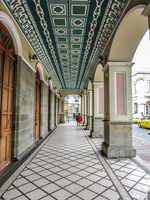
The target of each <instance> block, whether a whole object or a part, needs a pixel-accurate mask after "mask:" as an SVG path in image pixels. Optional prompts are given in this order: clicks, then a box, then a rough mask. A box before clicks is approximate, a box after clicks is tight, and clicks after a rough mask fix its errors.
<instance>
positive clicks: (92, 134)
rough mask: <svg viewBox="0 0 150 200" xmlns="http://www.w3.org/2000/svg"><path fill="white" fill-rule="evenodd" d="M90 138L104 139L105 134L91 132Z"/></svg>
mask: <svg viewBox="0 0 150 200" xmlns="http://www.w3.org/2000/svg"><path fill="white" fill-rule="evenodd" d="M90 137H92V138H104V132H102V133H101V132H99V131H97V132H96V131H95V132H93V130H91V132H90Z"/></svg>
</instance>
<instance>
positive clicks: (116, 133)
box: [102, 62, 136, 158]
mask: <svg viewBox="0 0 150 200" xmlns="http://www.w3.org/2000/svg"><path fill="white" fill-rule="evenodd" d="M131 67H132V63H130V62H109V63H107V65H106V66H105V67H104V69H103V72H104V142H103V143H102V151H103V153H104V154H105V155H106V156H108V157H114V158H118V157H133V156H136V150H135V149H134V148H133V146H132V121H131V120H132V82H131Z"/></svg>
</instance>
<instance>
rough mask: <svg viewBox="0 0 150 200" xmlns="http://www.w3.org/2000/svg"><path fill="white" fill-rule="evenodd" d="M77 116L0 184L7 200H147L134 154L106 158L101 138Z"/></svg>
mask: <svg viewBox="0 0 150 200" xmlns="http://www.w3.org/2000/svg"><path fill="white" fill-rule="evenodd" d="M88 134H89V132H88V131H85V130H83V129H80V128H79V127H77V126H76V122H75V121H71V122H69V123H66V124H63V125H59V127H58V128H57V129H56V130H55V131H54V132H53V133H52V134H51V135H50V136H49V137H48V138H47V139H46V140H45V141H44V142H43V143H42V144H41V145H40V146H39V147H38V148H37V149H36V150H35V151H34V153H33V154H32V155H31V156H30V157H29V158H28V159H27V160H26V161H25V162H24V163H23V164H22V165H21V166H20V167H19V168H18V169H17V171H16V172H15V173H14V174H13V175H12V176H11V177H10V178H9V180H8V181H7V182H6V183H5V184H4V185H3V186H2V187H1V189H0V199H6V200H9V199H11V200H13V199H15V200H26V199H32V200H37V199H41V200H52V199H58V200H65V199H68V200H79V199H84V200H91V199H95V200H106V199H107V200H108V199H110V200H121V199H123V200H127V199H134V200H135V199H139V200H142V199H143V200H145V199H146V197H147V192H148V190H149V189H150V174H147V173H146V172H145V171H144V170H143V169H142V168H141V167H139V166H138V165H137V164H136V163H135V162H133V161H132V159H129V158H123V159H108V158H106V157H103V156H102V155H101V153H100V151H99V150H100V147H101V142H102V139H99V138H98V139H91V138H89V136H88Z"/></svg>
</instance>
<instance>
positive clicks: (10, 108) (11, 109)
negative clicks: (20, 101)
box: [9, 90, 13, 113]
mask: <svg viewBox="0 0 150 200" xmlns="http://www.w3.org/2000/svg"><path fill="white" fill-rule="evenodd" d="M9 95H10V102H9V111H10V113H12V112H13V104H12V101H13V90H11V91H10V94H9Z"/></svg>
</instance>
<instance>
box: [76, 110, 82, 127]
mask: <svg viewBox="0 0 150 200" xmlns="http://www.w3.org/2000/svg"><path fill="white" fill-rule="evenodd" d="M76 121H77V126H78V125H79V126H80V123H81V122H82V117H81V115H80V113H79V114H78V115H77V117H76Z"/></svg>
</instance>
